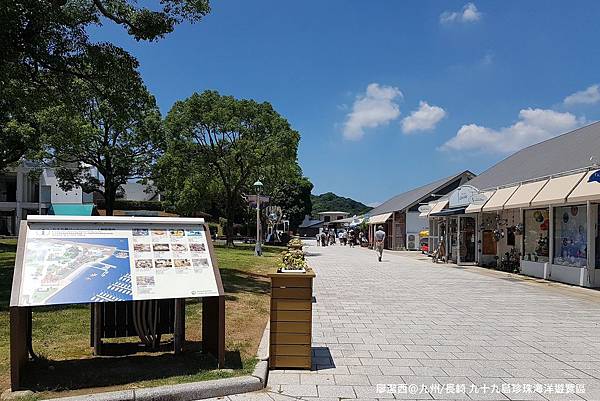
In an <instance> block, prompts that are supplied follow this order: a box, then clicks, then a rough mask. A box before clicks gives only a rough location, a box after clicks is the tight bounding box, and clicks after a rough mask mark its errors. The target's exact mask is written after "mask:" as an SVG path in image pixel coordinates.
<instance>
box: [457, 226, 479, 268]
mask: <svg viewBox="0 0 600 401" xmlns="http://www.w3.org/2000/svg"><path fill="white" fill-rule="evenodd" d="M475 226H476V223H475V218H474V217H460V232H459V237H460V238H459V254H460V263H461V264H462V263H475Z"/></svg>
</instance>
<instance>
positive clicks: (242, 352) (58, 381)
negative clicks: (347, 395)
mask: <svg viewBox="0 0 600 401" xmlns="http://www.w3.org/2000/svg"><path fill="white" fill-rule="evenodd" d="M15 250H16V241H15V240H6V239H0V390H2V389H5V388H9V387H10V372H9V346H10V344H9V315H8V305H9V298H10V292H11V286H12V271H13V266H14V258H15ZM253 251H254V247H253V246H236V247H235V248H225V247H216V257H217V262H218V264H219V269H220V271H221V278H222V280H223V286H224V289H225V294H226V306H225V307H226V315H225V316H226V326H225V327H226V363H225V364H226V366H225V368H226V369H223V370H219V369H216V362H215V360H214V359H213V358H212V357H210V356H207V355H204V354H201V352H200V351H201V340H202V339H201V334H200V333H201V304H200V303H199V302H198V301H196V300H190V301H189V302H188V303H187V304H186V340H187V342H186V346H185V349H184V352H183V353H182V354H181V355H178V356H174V355H173V354H172V353H170V352H168V349H166V348H165V349H164V350H162V351H161V352H154V353H148V352H137V353H135V354H130V355H127V356H121V357H92V355H91V354H92V349H91V348H90V338H89V333H90V312H89V306H88V305H72V306H61V307H44V308H34V313H33V348H34V350H35V351H36V352H37V353H38V355H39V356H40V357H41V359H40V361H37V362H32V363H30V364H29V366H28V368H27V371H26V373H25V377H26V379H25V380H26V381H25V383H26V387H28V388H30V389H32V390H34V391H36V392H38V393H39V396H40V397H42V398H53V397H58V396H68V395H78V394H83V393H90V392H100V391H110V390H118V389H127V388H136V387H149V386H158V385H164V384H177V383H185V382H194V381H202V380H211V379H217V378H223V377H232V376H238V375H244V374H248V373H250V372H251V371H252V370H253V369H254V366H255V364H256V359H255V355H256V351H257V349H258V344H259V342H260V338H261V336H262V333H263V330H264V327H265V325H266V322H267V320H268V316H269V280H268V277H267V273H269V272H271V271H274V269H275V268H276V265H277V261H278V254H279V253H280V249H279V248H273V247H265V248H264V249H263V251H264V254H263V257H261V258H256V257H254V255H253ZM135 340H136V339H127V340H123V339H119V340H117V342H125V341H128V342H130V343H131V342H135ZM112 341H115V340H112ZM130 345H131V344H130Z"/></svg>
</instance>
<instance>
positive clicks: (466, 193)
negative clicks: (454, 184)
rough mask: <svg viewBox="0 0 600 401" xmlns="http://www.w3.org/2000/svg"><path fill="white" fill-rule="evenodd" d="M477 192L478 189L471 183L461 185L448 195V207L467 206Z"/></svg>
mask: <svg viewBox="0 0 600 401" xmlns="http://www.w3.org/2000/svg"><path fill="white" fill-rule="evenodd" d="M477 194H479V190H478V189H477V188H475V187H473V186H471V185H462V186H460V187H458V188H457V189H456V191H454V192H453V193H452V195H450V199H449V200H448V207H449V208H454V207H461V206H468V205H470V204H471V203H473V196H475V195H477Z"/></svg>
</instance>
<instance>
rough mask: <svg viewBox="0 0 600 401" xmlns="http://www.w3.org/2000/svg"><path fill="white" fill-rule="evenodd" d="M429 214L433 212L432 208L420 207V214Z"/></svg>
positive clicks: (427, 206)
mask: <svg viewBox="0 0 600 401" xmlns="http://www.w3.org/2000/svg"><path fill="white" fill-rule="evenodd" d="M429 212H431V206H429V205H421V206H419V213H429Z"/></svg>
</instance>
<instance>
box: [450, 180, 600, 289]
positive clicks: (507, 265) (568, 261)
mask: <svg viewBox="0 0 600 401" xmlns="http://www.w3.org/2000/svg"><path fill="white" fill-rule="evenodd" d="M479 196H480V197H481V198H482V200H479V201H478V197H477V196H475V197H474V202H472V203H471V204H470V205H469V206H467V208H466V209H465V215H463V216H460V217H459V218H458V219H457V231H458V247H459V250H458V252H459V256H458V258H457V259H458V261H459V263H460V262H463V263H465V262H467V261H468V260H470V258H471V253H470V252H471V249H470V248H465V245H466V244H468V243H469V238H470V237H469V235H470V231H471V227H472V226H473V221H470V220H467V218H468V217H469V216H472V215H473V214H474V213H476V217H475V218H474V221H475V233H476V234H475V241H476V244H477V245H476V246H475V248H476V251H475V261H476V262H477V263H478V264H479V265H483V266H486V265H496V267H497V268H500V269H502V270H507V271H513V270H515V271H516V270H517V269H518V271H520V272H521V273H522V274H525V275H528V276H533V277H539V278H544V279H549V280H554V281H559V282H563V283H568V284H574V285H579V286H584V287H600V252H598V251H599V250H600V232H599V230H600V229H599V227H600V216H599V211H598V208H599V203H600V170H598V171H587V170H586V171H580V172H578V173H573V174H563V175H556V176H554V177H551V178H544V179H541V180H537V181H533V182H526V183H521V184H520V185H513V186H509V187H504V188H498V189H496V190H492V191H487V192H483V193H481V194H480V195H479ZM478 203H479V204H481V203H482V204H483V205H479V204H478ZM452 224H453V223H452V221H449V227H452ZM448 233H449V235H450V237H449V238H450V242H452V228H450V229H449V231H448ZM451 252H452V251H451Z"/></svg>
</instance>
